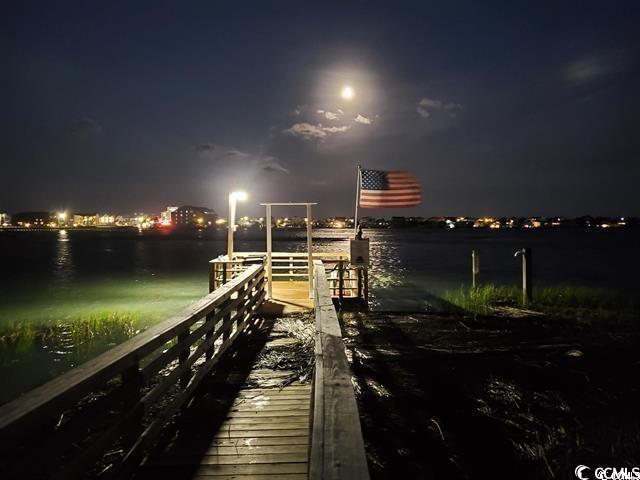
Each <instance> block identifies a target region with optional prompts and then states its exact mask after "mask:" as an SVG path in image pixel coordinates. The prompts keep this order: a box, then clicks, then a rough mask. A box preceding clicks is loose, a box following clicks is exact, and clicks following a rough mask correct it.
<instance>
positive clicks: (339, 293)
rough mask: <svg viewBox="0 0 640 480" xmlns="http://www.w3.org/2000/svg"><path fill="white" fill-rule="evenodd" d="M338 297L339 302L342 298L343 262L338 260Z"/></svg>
mask: <svg viewBox="0 0 640 480" xmlns="http://www.w3.org/2000/svg"><path fill="white" fill-rule="evenodd" d="M338 298H339V299H340V302H342V299H343V298H344V263H343V261H342V260H338Z"/></svg>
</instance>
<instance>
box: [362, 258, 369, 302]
mask: <svg viewBox="0 0 640 480" xmlns="http://www.w3.org/2000/svg"><path fill="white" fill-rule="evenodd" d="M362 283H363V284H364V306H365V308H366V309H367V310H369V270H368V269H367V268H366V267H364V268H363V269H362Z"/></svg>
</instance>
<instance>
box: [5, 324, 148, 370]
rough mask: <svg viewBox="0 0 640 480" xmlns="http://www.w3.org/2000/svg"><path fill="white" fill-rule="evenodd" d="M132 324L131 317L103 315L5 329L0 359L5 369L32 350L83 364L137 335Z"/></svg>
mask: <svg viewBox="0 0 640 480" xmlns="http://www.w3.org/2000/svg"><path fill="white" fill-rule="evenodd" d="M136 323H137V322H136V317H135V316H134V315H130V314H117V313H111V312H104V313H102V314H92V315H88V316H86V317H83V318H77V319H74V320H73V321H72V322H69V323H60V324H58V325H49V324H47V325H38V324H34V323H17V324H14V325H6V326H5V328H4V330H3V331H1V332H0V359H1V360H2V365H3V366H7V364H10V363H13V362H16V361H19V360H20V359H21V358H22V357H24V356H27V355H29V354H31V352H32V351H33V349H34V348H47V349H50V350H53V351H57V352H59V353H61V354H62V353H63V354H65V355H67V356H69V357H70V361H75V362H77V361H83V360H86V359H87V358H89V357H90V356H91V355H92V354H96V353H99V352H100V351H103V350H105V349H107V348H109V346H112V345H115V344H118V343H121V342H123V341H125V340H127V339H128V338H131V337H132V336H133V335H135V334H136V333H139V331H140V330H138V329H137V328H136Z"/></svg>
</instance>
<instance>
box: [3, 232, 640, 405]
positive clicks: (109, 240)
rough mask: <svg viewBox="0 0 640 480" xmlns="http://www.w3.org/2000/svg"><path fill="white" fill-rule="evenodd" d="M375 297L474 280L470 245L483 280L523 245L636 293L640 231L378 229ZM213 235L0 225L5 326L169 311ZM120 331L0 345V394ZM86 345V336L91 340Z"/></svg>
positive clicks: (540, 268) (401, 296)
mask: <svg viewBox="0 0 640 480" xmlns="http://www.w3.org/2000/svg"><path fill="white" fill-rule="evenodd" d="M351 233H352V232H351V231H350V230H324V229H320V230H315V231H314V250H315V251H323V252H336V251H345V250H347V249H348V237H349V236H350V235H351ZM365 235H366V236H367V237H369V238H370V241H371V269H370V272H371V273H370V279H371V280H370V292H371V295H370V299H371V306H372V308H373V309H375V310H385V311H387V310H396V311H398V310H400V311H407V310H429V309H436V310H437V308H438V296H439V295H440V294H442V293H443V292H444V291H446V290H455V289H458V288H460V287H461V286H468V285H469V283H470V259H471V258H470V256H471V250H473V249H475V250H476V251H477V252H479V254H480V264H481V265H480V268H481V274H480V277H479V279H480V281H481V282H486V283H499V284H516V283H517V282H519V279H520V259H519V258H517V259H516V258H514V256H513V254H514V252H515V251H516V250H517V249H520V248H522V247H525V246H527V247H531V248H532V249H533V259H534V260H533V261H534V272H535V273H534V275H535V282H536V284H538V285H574V286H585V287H596V288H603V289H607V290H611V291H614V292H622V293H625V294H629V295H633V294H634V293H635V289H636V284H635V280H636V278H637V272H638V271H640V255H639V254H638V251H637V247H638V245H640V241H639V240H640V231H638V230H621V229H618V230H598V231H595V230H591V231H586V230H531V231H526V230H498V231H494V230H481V231H478V230H471V229H469V230H446V231H445V230H372V231H366V232H365ZM265 248H266V247H265V241H264V237H263V233H260V232H238V235H237V237H236V250H238V251H264V250H265ZM225 249H226V239H225V234H224V232H218V235H217V236H214V237H213V238H206V239H198V238H173V237H148V236H142V235H140V234H138V233H137V232H131V231H120V232H108V231H68V232H64V231H60V232H58V231H52V232H9V231H0V330H2V331H3V332H8V331H12V329H16V328H17V326H24V325H30V326H34V327H36V328H37V329H41V328H42V327H44V326H55V325H65V324H71V323H73V322H74V321H77V320H78V319H80V318H86V317H87V316H91V315H94V316H95V315H97V316H99V315H105V314H111V313H113V314H118V315H125V316H128V318H131V319H132V323H133V325H134V329H135V330H140V329H143V328H145V327H146V326H148V325H150V324H153V323H156V322H158V321H161V320H162V319H164V318H167V316H169V315H171V314H172V313H175V312H177V311H179V310H181V309H182V308H184V307H185V306H187V305H188V304H189V303H191V302H192V301H194V300H195V299H197V298H198V297H200V296H202V295H204V294H206V293H207V285H208V281H207V272H208V263H207V262H208V261H209V260H210V259H211V258H214V257H216V256H217V255H220V254H222V253H224V251H225ZM274 249H275V250H277V251H305V249H306V244H305V232H304V231H276V232H275V235H274ZM117 341H121V340H120V339H118V338H109V339H107V340H104V341H102V340H101V339H100V338H96V339H92V342H91V343H92V345H91V348H81V347H82V346H80V345H77V344H74V342H72V341H67V342H66V343H62V344H56V343H54V344H47V342H44V341H42V342H38V341H35V342H31V343H27V344H26V345H25V346H24V348H22V349H17V350H16V349H14V350H16V351H12V352H11V355H9V354H8V353H7V352H6V351H4V352H3V353H0V355H2V356H3V357H2V358H0V373H2V377H3V378H4V379H5V384H4V386H3V389H2V390H1V391H0V402H5V401H7V400H8V399H11V398H13V397H15V396H16V395H17V394H19V393H20V392H24V391H26V390H28V389H30V388H33V387H34V386H36V385H38V384H41V383H43V382H44V381H46V380H48V379H49V378H52V377H54V376H56V375H58V374H60V373H61V372H64V371H66V370H68V369H69V368H71V367H73V366H74V365H76V364H77V363H79V362H82V361H84V360H86V358H87V357H88V356H92V355H95V354H97V353H100V352H101V351H104V350H106V349H108V348H110V347H111V346H112V345H113V344H115V343H117ZM85 347H86V345H85Z"/></svg>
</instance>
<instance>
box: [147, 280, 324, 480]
mask: <svg viewBox="0 0 640 480" xmlns="http://www.w3.org/2000/svg"><path fill="white" fill-rule="evenodd" d="M274 287H276V288H274V297H273V299H272V300H271V301H265V303H264V304H263V305H262V307H261V309H260V311H259V314H262V315H265V318H264V319H261V320H260V321H259V323H258V324H257V325H256V327H255V330H254V332H253V334H252V335H250V336H249V339H248V341H247V342H246V345H241V346H240V347H241V350H242V351H243V356H245V357H246V356H247V354H248V353H251V355H250V356H251V358H250V359H245V360H244V361H239V360H240V359H239V358H236V359H230V360H231V361H230V362H227V363H229V365H221V368H220V370H221V371H222V372H223V373H222V374H221V375H218V376H217V378H215V377H214V378H213V379H212V381H211V382H209V383H208V384H207V385H204V386H203V389H202V390H203V393H202V394H201V397H199V398H196V399H194V403H193V404H192V405H191V406H190V407H189V411H188V412H185V414H184V418H183V419H181V421H180V422H181V425H180V427H179V428H178V432H179V433H178V435H177V436H176V437H175V438H174V439H172V440H171V442H170V443H169V444H168V445H167V446H165V447H163V448H161V449H159V450H158V451H157V452H154V453H153V454H152V455H151V456H150V457H149V458H148V459H147V461H146V462H145V463H144V465H143V467H142V469H141V470H140V472H139V475H138V476H137V478H144V479H147V478H148V479H151V478H158V477H159V476H160V475H163V476H164V475H170V476H171V478H174V479H182V478H185V479H187V478H188V479H192V478H194V479H200V478H201V479H205V478H206V479H212V480H213V479H231V478H234V479H241V480H249V479H259V480H271V479H289V480H302V479H307V478H308V473H307V472H308V470H309V465H308V458H309V445H310V438H309V432H310V415H311V410H310V408H311V392H312V389H311V383H310V381H311V378H305V379H304V382H305V383H302V382H301V381H300V380H299V379H298V378H296V372H295V371H292V370H287V369H271V368H263V366H262V365H261V364H260V358H264V357H269V356H272V355H274V354H275V355H278V352H280V355H282V352H285V351H286V350H291V349H292V348H295V347H299V346H300V345H299V343H300V341H299V340H297V339H296V338H293V337H291V336H289V335H288V334H287V332H286V330H285V328H283V327H282V326H281V325H279V323H278V319H277V318H274V317H273V316H272V314H273V313H276V314H278V315H282V314H284V315H289V314H299V313H301V312H308V313H309V314H311V308H312V306H313V300H312V299H309V298H305V297H308V295H309V290H308V286H307V283H306V282H278V283H276V284H274ZM308 321H309V323H310V326H312V325H313V324H312V321H311V318H310V315H309V318H308ZM252 361H253V364H252V365H249V364H250V363H251V362H252ZM248 371H250V373H249V374H248V375H247V373H246V372H248ZM222 392H223V394H222V395H221V393H222Z"/></svg>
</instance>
